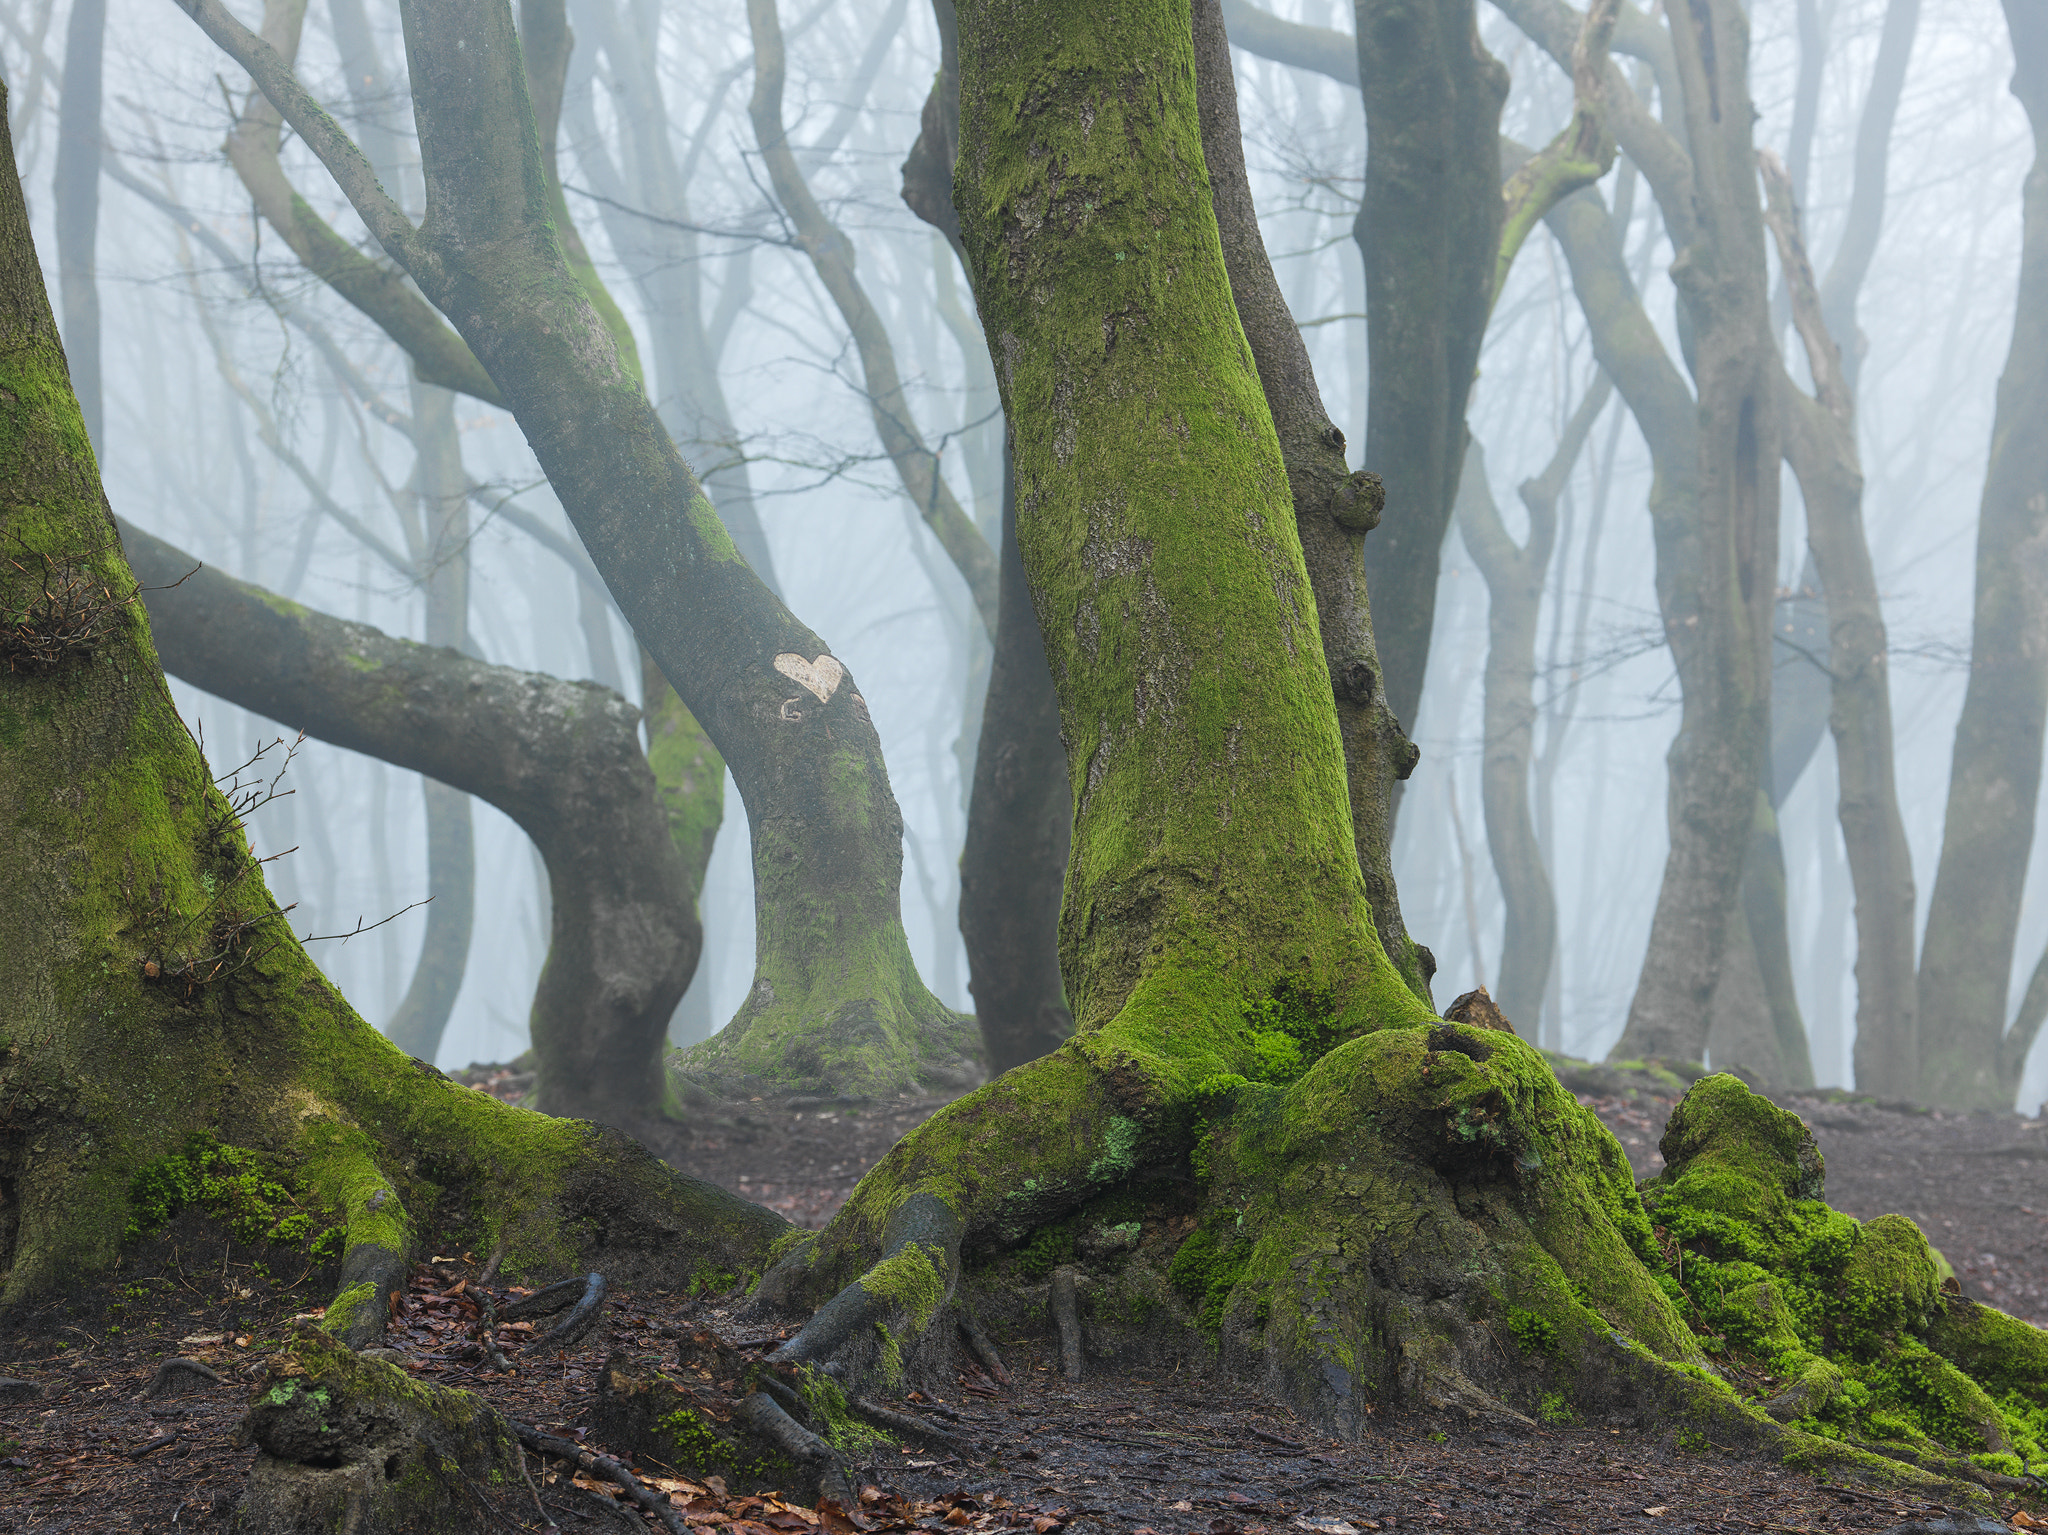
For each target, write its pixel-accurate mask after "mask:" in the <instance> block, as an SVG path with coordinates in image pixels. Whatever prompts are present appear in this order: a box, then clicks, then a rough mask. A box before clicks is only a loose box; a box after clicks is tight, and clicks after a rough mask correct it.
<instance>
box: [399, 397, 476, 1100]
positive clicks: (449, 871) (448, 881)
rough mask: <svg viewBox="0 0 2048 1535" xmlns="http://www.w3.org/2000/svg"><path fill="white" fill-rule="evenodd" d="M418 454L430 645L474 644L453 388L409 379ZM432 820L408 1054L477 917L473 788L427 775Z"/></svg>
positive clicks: (458, 984)
mask: <svg viewBox="0 0 2048 1535" xmlns="http://www.w3.org/2000/svg"><path fill="white" fill-rule="evenodd" d="M412 420H413V443H414V445H415V448H416V451H417V455H418V456H417V457H416V459H415V460H414V463H413V473H412V482H411V484H410V486H409V487H408V489H409V491H410V499H411V503H412V506H413V509H414V515H413V517H412V518H411V519H409V520H410V522H411V524H412V526H413V527H414V528H415V529H416V530H417V534H418V536H417V537H416V539H415V541H414V549H413V558H414V561H415V562H416V565H417V567H418V570H419V574H420V578H421V584H422V586H423V587H424V588H425V592H426V602H427V624H426V629H427V633H426V639H427V643H428V644H429V645H433V646H439V647H445V648H447V649H450V650H461V651H468V650H470V649H471V646H470V642H469V477H468V476H467V475H466V474H464V473H463V469H462V442H461V438H460V437H459V436H458V435H457V433H456V430H455V396H454V395H452V394H450V393H449V392H448V391H447V390H445V389H437V388H435V387H434V386H433V385H432V384H422V383H420V382H419V381H418V380H414V381H413V383H412ZM420 792H421V795H422V797H423V798H424V799H425V801H426V821H427V896H428V905H427V920H426V932H425V933H424V934H422V935H421V938H420V955H419V959H418V961H417V962H416V963H415V965H414V966H413V973H412V982H411V984H410V985H408V986H407V987H406V989H405V996H404V998H403V999H402V1000H401V1001H400V1002H399V1004H398V1010H397V1011H396V1012H395V1013H393V1014H392V1015H391V1021H390V1022H389V1023H387V1024H386V1025H385V1026H384V1032H385V1033H386V1034H389V1035H390V1036H391V1040H392V1043H394V1044H395V1045H397V1046H398V1048H399V1049H401V1050H403V1051H405V1053H406V1054H408V1055H415V1056H418V1057H419V1058H420V1059H421V1060H423V1061H432V1060H434V1059H435V1058H436V1057H437V1056H438V1055H439V1054H440V1051H441V1036H442V1034H443V1033H445V1032H446V1030H447V1028H448V1019H449V1016H450V1014H452V1013H453V1012H454V1011H455V999H456V998H457V997H458V996H459V995H461V992H462V977H463V974H464V973H465V972H466V971H467V970H468V968H469V940H470V931H471V928H472V926H473V924H474V922H475V918H476V833H475V830H474V827H473V824H472V822H471V819H470V813H469V796H468V795H466V794H464V793H463V792H462V791H461V790H460V789H459V788H454V787H451V786H450V785H448V784H447V783H444V782H440V781H437V780H434V779H431V778H429V779H422V780H421V782H420Z"/></svg>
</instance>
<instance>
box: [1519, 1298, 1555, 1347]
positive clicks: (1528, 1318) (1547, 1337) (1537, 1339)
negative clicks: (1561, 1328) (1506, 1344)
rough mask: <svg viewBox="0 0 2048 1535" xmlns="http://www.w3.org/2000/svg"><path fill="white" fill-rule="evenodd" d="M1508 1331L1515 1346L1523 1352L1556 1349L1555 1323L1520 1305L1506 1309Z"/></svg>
mask: <svg viewBox="0 0 2048 1535" xmlns="http://www.w3.org/2000/svg"><path fill="white" fill-rule="evenodd" d="M1508 1331H1509V1332H1511V1333H1513V1334H1514V1336H1515V1345H1516V1347H1518V1348H1520V1349H1521V1351H1522V1352H1523V1353H1525V1354H1549V1353H1554V1352H1555V1351H1556V1349H1557V1323H1555V1322H1553V1321H1551V1320H1550V1318H1549V1317H1546V1316H1539V1315H1537V1314H1536V1313H1535V1312H1533V1311H1525V1310H1523V1309H1522V1308H1521V1307H1520V1306H1514V1307H1510V1308H1509V1310H1508Z"/></svg>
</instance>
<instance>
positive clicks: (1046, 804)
mask: <svg viewBox="0 0 2048 1535" xmlns="http://www.w3.org/2000/svg"><path fill="white" fill-rule="evenodd" d="M932 11H933V16H934V19H935V20H936V21H937V23H938V28H939V74H938V78H937V79H936V80H934V81H933V82H932V89H931V93H930V95H929V96H927V97H926V99H925V106H924V113H923V117H922V121H921V123H920V125H919V129H918V136H917V141H916V142H915V143H914V144H913V145H912V146H911V149H910V154H909V155H908V156H907V157H906V158H905V160H904V162H903V201H904V203H905V205H906V206H907V207H909V209H910V210H911V212H913V213H915V214H916V215H917V216H918V217H919V218H921V219H923V220H924V221H925V222H926V223H928V224H930V225H931V226H932V227H933V228H934V229H935V230H937V231H938V233H939V234H940V236H942V237H943V238H944V239H945V241H946V245H947V249H948V250H949V251H950V252H952V256H949V257H948V258H947V259H954V258H956V257H957V258H958V259H959V260H960V262H961V263H962V264H963V267H964V264H965V262H966V253H965V251H963V250H962V249H961V246H960V222H959V219H958V217H957V216H956V215H955V214H954V211H953V159H954V152H955V150H956V148H957V147H958V144H959V130H960V58H959V48H958V28H957V25H956V21H955V17H954V14H953V0H933V5H932ZM969 284H970V286H971V285H972V277H971V275H970V277H969ZM962 344H963V345H966V344H967V341H966V338H963V340H962ZM974 344H975V345H977V346H980V345H982V342H981V341H980V339H979V337H978V336H977V337H976V338H975V339H974ZM988 376H989V379H990V382H991V383H993V381H994V376H993V373H992V372H991V373H990V374H989V375H988ZM1000 551H1001V552H1000V554H999V556H998V558H999V560H1000V562H1001V564H1000V569H999V572H998V578H999V583H1000V584H999V588H998V591H997V609H996V629H995V640H994V654H993V656H992V657H991V659H990V662H989V671H988V690H987V692H986V694H985V695H984V698H983V702H982V710H981V729H980V732H979V740H978V741H977V743H976V746H975V756H974V774H973V780H972V787H971V790H970V793H969V797H968V802H967V837H966V841H965V844H964V845H963V846H962V848H961V850H960V938H961V942H962V943H963V945H964V946H965V947H966V950H967V986H968V989H969V990H970V991H971V992H972V993H973V994H974V1011H975V1021H976V1022H977V1023H978V1024H979V1025H980V1028H981V1043H982V1050H983V1052H984V1053H985V1055H986V1056H987V1060H988V1068H989V1073H990V1074H991V1075H999V1074H1001V1073H1003V1072H1005V1071H1008V1070H1009V1069H1010V1068H1011V1067H1013V1066H1021V1065H1022V1064H1024V1062H1026V1061H1031V1060H1036V1059H1037V1058H1038V1057H1040V1056H1042V1055H1046V1054H1049V1053H1050V1052H1051V1051H1053V1050H1055V1049H1057V1048H1058V1047H1059V1045H1060V1044H1061V1043H1062V1042H1063V1041H1064V1040H1065V1039H1067V1037H1068V1036H1069V1035H1071V1034H1072V1033H1073V1032H1074V1014H1073V1010H1072V1009H1071V1008H1069V1007H1068V1005H1067V997H1066V991H1065V989H1064V987H1063V986H1062V984H1061V981H1060V966H1059V922H1060V889H1061V886H1062V884H1063V883H1064V881H1065V879H1066V873H1067V853H1068V849H1069V847H1070V845H1071V843H1072V840H1073V820H1074V796H1073V790H1072V788H1071V787H1070V785H1069V784H1068V782H1067V775H1066V753H1065V751H1064V749H1063V748H1062V745H1061V742H1060V713H1059V695H1058V694H1057V693H1055V692H1054V691H1053V685H1052V673H1051V671H1050V670H1049V669H1048V668H1047V666H1046V659H1045V640H1044V638H1043V637H1042V636H1041V635H1040V634H1039V631H1038V614H1037V612H1036V611H1035V610H1034V609H1033V607H1032V605H1031V584H1030V582H1029V581H1028V580H1027V579H1026V578H1025V575H1024V565H1023V556H1022V555H1021V554H1020V553H1019V552H1018V549H1017V481H1016V476H1015V474H1014V473H1013V472H1012V470H1011V467H1010V444H1009V433H1008V430H1007V424H1006V427H1005V431H1004V441H1003V459H1002V527H1001V545H1000Z"/></svg>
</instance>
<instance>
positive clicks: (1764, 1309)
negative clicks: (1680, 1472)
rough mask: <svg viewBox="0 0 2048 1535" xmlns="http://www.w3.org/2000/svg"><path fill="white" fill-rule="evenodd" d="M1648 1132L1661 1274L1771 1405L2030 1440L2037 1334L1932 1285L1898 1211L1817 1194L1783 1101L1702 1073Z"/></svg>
mask: <svg viewBox="0 0 2048 1535" xmlns="http://www.w3.org/2000/svg"><path fill="white" fill-rule="evenodd" d="M1663 1149H1664V1156H1665V1161H1666V1168H1665V1171H1664V1172H1663V1173H1662V1174H1661V1175H1660V1176H1659V1177H1657V1178H1655V1179H1652V1180H1650V1181H1649V1182H1647V1183H1645V1184H1644V1185H1643V1188H1642V1196H1643V1202H1644V1206H1645V1208H1646V1209H1647V1210H1648V1212H1649V1214H1650V1216H1651V1218H1652V1219H1653V1220H1654V1221H1655V1222H1656V1234H1657V1236H1658V1238H1659V1240H1660V1245H1661V1248H1662V1261H1661V1262H1660V1264H1659V1276H1658V1277H1659V1282H1660V1284H1662V1286H1663V1287H1664V1289H1665V1292H1666V1293H1667V1294H1668V1295H1670V1296H1671V1297H1672V1299H1673V1300H1674V1301H1675V1302H1676V1303H1677V1304H1678V1306H1679V1309H1680V1311H1681V1313H1682V1314H1683V1315H1684V1317H1685V1319H1686V1321H1687V1322H1688V1324H1689V1325H1690V1326H1691V1327H1692V1328H1693V1330H1694V1331H1695V1332H1697V1333H1698V1334H1699V1335H1700V1336H1701V1338H1702V1340H1703V1341H1704V1342H1705V1343H1706V1345H1707V1347H1708V1348H1709V1350H1710V1351H1712V1352H1715V1353H1716V1354H1718V1355H1719V1356H1720V1357H1721V1359H1722V1361H1723V1368H1724V1370H1725V1372H1726V1373H1727V1374H1728V1375H1729V1376H1730V1377H1731V1378H1733V1379H1735V1380H1737V1381H1739V1382H1741V1383H1742V1384H1743V1385H1744V1386H1746V1387H1747V1388H1748V1390H1749V1394H1750V1395H1751V1396H1752V1398H1753V1399H1755V1400H1757V1401H1758V1402H1760V1403H1761V1405H1762V1406H1763V1407H1764V1409H1765V1410H1766V1411H1767V1412H1769V1413H1770V1414H1771V1415H1772V1416H1773V1417H1776V1418H1779V1419H1780V1420H1782V1421H1788V1422H1796V1423H1797V1425H1798V1426H1799V1427H1801V1428H1803V1429H1806V1430H1807V1431H1809V1432H1811V1433H1813V1434H1815V1435H1817V1436H1819V1437H1821V1438H1824V1439H1835V1440H1852V1441H1871V1442H1877V1443H1882V1444H1893V1445H1899V1446H1904V1447H1907V1448H1909V1449H1912V1450H1915V1451H1918V1452H1922V1453H1927V1452H1933V1453H1946V1454H1949V1455H1973V1454H1974V1455H1987V1454H1989V1455H1997V1454H2004V1453H2007V1452H2008V1451H2009V1450H2011V1449H2014V1448H2017V1449H2018V1450H2019V1451H2020V1452H2021V1453H2022V1454H2026V1455H2032V1454H2034V1453H2036V1452H2037V1451H2038V1448H2039V1445H2040V1443H2041V1441H2040V1439H2039V1437H2038V1436H2039V1434H2040V1432H2041V1429H2042V1428H2043V1426H2044V1425H2043V1423H2042V1421H2041V1412H2042V1407H2043V1404H2044V1399H2048V1335H2043V1334H2042V1333H2041V1332H2040V1331H2039V1330H2038V1329H2036V1328H2033V1327H2030V1326H2028V1325H2027V1324H2026V1323H2023V1322H2019V1321H2015V1320H2014V1319H2013V1318H2010V1317H2005V1316H2001V1315H2000V1314H1999V1313H1996V1312H1992V1311H1989V1310H1988V1309H1987V1308H1984V1307H1979V1306H1974V1305H1972V1304H1971V1303H1969V1302H1966V1301H1963V1300H1962V1299H1961V1297H1960V1296H1958V1295H1954V1294H1952V1293H1951V1294H1947V1295H1945V1294H1944V1293H1943V1270H1944V1265H1943V1263H1942V1262H1941V1259H1940V1255H1939V1254H1937V1253H1936V1252H1935V1251H1934V1250H1933V1249H1932V1248H1930V1247H1929V1246H1928V1244H1927V1240H1926V1238H1925V1237H1924V1236H1923V1235H1922V1234H1921V1232H1920V1229H1919V1228H1918V1227H1917V1226H1915V1225H1914V1224H1913V1222H1911V1221H1910V1220H1907V1219H1906V1218H1905V1217H1904V1216H1902V1215H1881V1216H1879V1217H1877V1218H1876V1219H1874V1220H1871V1221H1866V1222H1858V1221H1855V1220H1853V1219H1851V1218H1850V1217H1849V1216H1846V1215H1843V1214H1841V1213H1839V1212H1838V1211H1835V1210H1831V1209H1829V1208H1828V1207H1827V1206H1826V1205H1825V1204H1823V1203H1822V1202H1821V1195H1822V1193H1823V1192H1824V1185H1823V1178H1824V1173H1825V1168H1824V1164H1823V1163H1822V1161H1821V1157H1820V1153H1819V1152H1818V1150H1817V1149H1816V1148H1815V1147H1814V1144H1813V1137H1812V1135H1811V1133H1810V1132H1809V1131H1808V1130H1807V1128H1806V1126H1805V1125H1804V1124H1803V1123H1801V1121H1800V1120H1799V1118H1798V1116H1797V1115H1795V1114H1792V1113H1789V1112H1787V1111H1786V1110H1783V1109H1780V1108H1778V1107H1776V1106H1775V1105H1774V1104H1772V1103H1770V1102H1769V1101H1768V1100H1766V1099H1764V1098H1761V1097H1759V1096H1757V1095H1756V1094H1754V1093H1752V1092H1751V1091H1750V1090H1749V1089H1748V1088H1747V1087H1745V1086H1744V1085H1743V1084H1742V1083H1741V1082H1739V1081H1737V1080H1736V1079H1735V1078H1733V1077H1730V1076H1726V1075H1716V1076H1710V1077H1704V1078H1702V1079H1701V1080H1700V1081H1699V1082H1697V1083H1695V1084H1694V1085H1693V1088H1692V1090H1691V1091H1690V1092H1688V1093H1687V1094H1686V1096H1685V1098H1684V1099H1683V1100H1681V1101H1680V1103H1679V1105H1678V1107H1677V1108H1676V1109H1674V1110H1673V1112H1672V1116H1671V1123H1670V1126H1669V1128H1668V1129H1667V1130H1666V1132H1665V1136H1664V1143H1663ZM2009 1360H2013V1361H2019V1363H2018V1367H2017V1369H2015V1368H2014V1367H2013V1365H2011V1364H2009V1363H2007V1361H2009ZM2001 1393H2003V1396H2001Z"/></svg>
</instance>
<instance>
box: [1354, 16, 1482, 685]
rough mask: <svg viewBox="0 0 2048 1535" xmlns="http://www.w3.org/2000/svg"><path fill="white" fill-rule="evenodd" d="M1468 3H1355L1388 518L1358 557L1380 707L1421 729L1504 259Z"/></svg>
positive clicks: (1369, 326) (1363, 214)
mask: <svg viewBox="0 0 2048 1535" xmlns="http://www.w3.org/2000/svg"><path fill="white" fill-rule="evenodd" d="M1476 10H1477V7H1476V5H1475V4H1474V0H1356V12H1357V29H1358V72H1359V77H1360V79H1361V80H1362V82H1363V88H1364V92H1365V120H1366V157H1365V200H1364V202H1363V203H1362V204H1361V205H1360V207H1359V210H1358V222H1357V225H1356V229H1355V233H1356V236H1357V239H1358V248H1359V251H1360V253H1361V254H1362V255H1363V256H1364V258H1365V300H1366V301H1365V310H1366V315H1367V319H1366V331H1367V336H1368V338H1369V345H1370V348H1371V353H1372V374H1371V381H1370V384H1369V386H1368V388H1369V394H1368V398H1367V404H1366V418H1365V464H1366V467H1367V468H1368V469H1371V470H1373V471H1375V472H1376V473H1377V474H1378V475H1379V477H1380V479H1381V480H1382V481H1384V482H1385V485H1386V493H1387V518H1386V521H1385V524H1384V525H1383V526H1382V527H1381V528H1380V530H1379V537H1377V538H1375V539H1373V540H1371V542H1370V543H1369V544H1368V545H1367V546H1366V551H1365V570H1366V584H1367V586H1368V587H1369V588H1370V589H1371V591H1372V594H1373V605H1374V612H1375V621H1374V625H1373V628H1374V631H1375V632H1376V634H1377V636H1378V639H1379V648H1380V657H1381V660H1382V663H1383V665H1384V670H1385V681H1384V688H1385V692H1386V699H1387V705H1388V707H1389V708H1391V709H1392V710H1393V711H1394V717H1395V718H1396V719H1397V720H1399V721H1401V722H1402V724H1404V725H1412V724H1414V722H1415V715H1416V711H1417V709H1418V708H1419V707H1420V705H1421V702H1422V679H1423V673H1424V671H1425V670H1426V668H1427V666H1428V662H1429V634H1430V627H1431V624H1432V623H1433V622H1434V619H1435V615H1436V586H1437V567H1438V564H1439V562H1440V559H1441V556H1442V552H1443V541H1444V533H1445V530H1446V529H1447V528H1448V527H1449V526H1450V519H1451V507H1452V505H1453V503H1454V502H1455V500H1456V498H1457V492H1458V473H1459V469H1460V467H1461V465H1462V464H1463V463H1464V460H1465V401H1466V398H1467V396H1468V395H1469V394H1470V393H1471V390H1472V378H1473V374H1474V372H1475V370H1476V369H1477V367H1478V363H1479V343H1480V340H1481V338H1482V337H1483V336H1484V335H1485V333H1486V318H1487V315H1488V313H1489V311H1490V310H1491V309H1492V304H1493V276H1494V255H1495V252H1496V251H1497V250H1498V249H1499V247H1500V231H1501V217H1502V207H1501V195H1500V152H1499V141H1500V112H1501V106H1502V103H1503V102H1505V100H1506V99H1507V89H1508V77H1507V71H1506V70H1505V69H1503V68H1502V67H1501V65H1500V64H1499V62H1498V61H1496V60H1495V59H1494V58H1493V57H1492V56H1490V55H1489V54H1488V53H1487V52H1486V50H1485V48H1483V47H1482V46H1481V45H1480V42H1479V28H1478V21H1477V17H1476V14H1475V13H1476Z"/></svg>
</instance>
